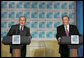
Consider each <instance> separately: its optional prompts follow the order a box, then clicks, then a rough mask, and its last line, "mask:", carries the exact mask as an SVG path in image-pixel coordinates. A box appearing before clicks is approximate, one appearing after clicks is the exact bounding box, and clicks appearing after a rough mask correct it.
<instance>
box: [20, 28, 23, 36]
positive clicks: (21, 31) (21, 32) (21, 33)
mask: <svg viewBox="0 0 84 58" xmlns="http://www.w3.org/2000/svg"><path fill="white" fill-rule="evenodd" d="M20 35H23V30H22V27H21V29H20Z"/></svg>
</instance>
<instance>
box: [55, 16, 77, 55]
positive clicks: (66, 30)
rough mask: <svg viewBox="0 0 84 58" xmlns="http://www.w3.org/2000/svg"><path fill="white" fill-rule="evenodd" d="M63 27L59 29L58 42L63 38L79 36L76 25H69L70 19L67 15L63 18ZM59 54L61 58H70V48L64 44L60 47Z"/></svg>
mask: <svg viewBox="0 0 84 58" xmlns="http://www.w3.org/2000/svg"><path fill="white" fill-rule="evenodd" d="M62 21H63V25H61V26H58V27H57V35H56V38H57V40H58V42H60V39H61V37H62V36H71V35H79V32H78V29H77V27H76V26H75V25H71V24H69V17H68V16H67V15H65V16H63V17H62ZM59 53H60V54H61V57H68V56H69V49H68V46H67V45H65V44H63V45H61V44H60V45H59Z"/></svg>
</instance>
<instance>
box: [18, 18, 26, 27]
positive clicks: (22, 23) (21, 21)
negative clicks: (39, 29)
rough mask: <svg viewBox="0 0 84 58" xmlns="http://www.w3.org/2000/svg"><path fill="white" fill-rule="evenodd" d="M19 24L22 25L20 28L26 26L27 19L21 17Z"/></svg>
mask: <svg viewBox="0 0 84 58" xmlns="http://www.w3.org/2000/svg"><path fill="white" fill-rule="evenodd" d="M19 23H20V26H24V24H25V23H26V19H25V17H20V18H19Z"/></svg>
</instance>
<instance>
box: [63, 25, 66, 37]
mask: <svg viewBox="0 0 84 58" xmlns="http://www.w3.org/2000/svg"><path fill="white" fill-rule="evenodd" d="M62 27H63V31H64V32H63V34H64V35H65V36H66V32H65V28H64V25H63V26H62Z"/></svg>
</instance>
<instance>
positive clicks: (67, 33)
mask: <svg viewBox="0 0 84 58" xmlns="http://www.w3.org/2000/svg"><path fill="white" fill-rule="evenodd" d="M65 31H66V35H67V37H68V36H69V31H68V30H67V26H66V30H65Z"/></svg>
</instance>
